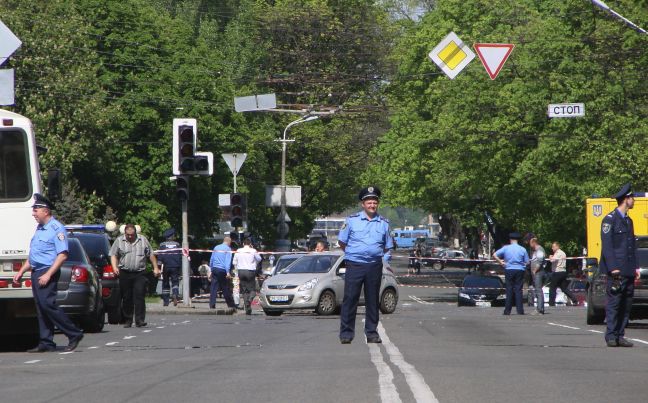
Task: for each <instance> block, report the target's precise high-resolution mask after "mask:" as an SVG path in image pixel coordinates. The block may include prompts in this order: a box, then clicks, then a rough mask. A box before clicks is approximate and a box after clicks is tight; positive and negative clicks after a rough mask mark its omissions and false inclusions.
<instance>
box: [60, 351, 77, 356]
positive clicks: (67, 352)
mask: <svg viewBox="0 0 648 403" xmlns="http://www.w3.org/2000/svg"><path fill="white" fill-rule="evenodd" d="M73 352H74V351H64V352H62V353H59V355H67V354H72V353H73Z"/></svg>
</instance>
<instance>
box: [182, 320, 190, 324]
mask: <svg viewBox="0 0 648 403" xmlns="http://www.w3.org/2000/svg"><path fill="white" fill-rule="evenodd" d="M189 322H191V321H190V320H185V321H184V322H182V323H189Z"/></svg>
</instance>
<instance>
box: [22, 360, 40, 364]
mask: <svg viewBox="0 0 648 403" xmlns="http://www.w3.org/2000/svg"><path fill="white" fill-rule="evenodd" d="M37 362H40V360H31V361H25V364H36V363H37Z"/></svg>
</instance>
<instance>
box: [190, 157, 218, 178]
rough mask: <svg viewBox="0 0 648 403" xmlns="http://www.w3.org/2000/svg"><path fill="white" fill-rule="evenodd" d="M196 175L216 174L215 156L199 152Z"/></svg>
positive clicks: (196, 160) (196, 158) (196, 161)
mask: <svg viewBox="0 0 648 403" xmlns="http://www.w3.org/2000/svg"><path fill="white" fill-rule="evenodd" d="M194 168H195V170H196V173H195V175H201V176H212V175H213V174H214V154H213V153H211V152H207V151H198V152H197V153H196V157H195V167H194Z"/></svg>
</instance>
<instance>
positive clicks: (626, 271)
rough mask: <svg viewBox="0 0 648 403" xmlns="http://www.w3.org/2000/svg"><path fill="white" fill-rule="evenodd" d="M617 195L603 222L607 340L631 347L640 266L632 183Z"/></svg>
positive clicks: (609, 343)
mask: <svg viewBox="0 0 648 403" xmlns="http://www.w3.org/2000/svg"><path fill="white" fill-rule="evenodd" d="M614 198H615V199H616V201H617V208H616V209H614V211H612V212H611V213H610V214H608V215H606V216H605V217H604V218H603V223H602V224H601V241H602V242H601V248H602V249H601V264H600V270H601V272H602V273H606V274H607V285H606V293H607V304H606V305H605V316H606V324H607V329H606V332H605V341H606V343H607V346H608V347H618V346H620V347H632V346H633V344H632V342H631V341H629V340H628V339H626V338H625V328H626V326H627V324H628V318H629V315H630V311H631V310H632V297H633V296H634V278H635V276H636V269H637V257H636V249H637V246H636V242H635V234H634V225H633V223H632V219H631V218H630V217H629V216H628V212H629V210H630V209H632V208H633V207H634V195H633V193H632V189H631V186H630V184H629V183H626V184H625V185H623V187H622V188H621V190H620V191H619V192H618V193H617V194H616V195H615V196H614Z"/></svg>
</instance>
